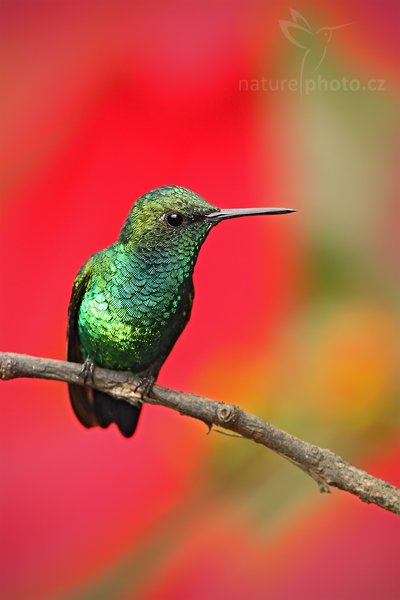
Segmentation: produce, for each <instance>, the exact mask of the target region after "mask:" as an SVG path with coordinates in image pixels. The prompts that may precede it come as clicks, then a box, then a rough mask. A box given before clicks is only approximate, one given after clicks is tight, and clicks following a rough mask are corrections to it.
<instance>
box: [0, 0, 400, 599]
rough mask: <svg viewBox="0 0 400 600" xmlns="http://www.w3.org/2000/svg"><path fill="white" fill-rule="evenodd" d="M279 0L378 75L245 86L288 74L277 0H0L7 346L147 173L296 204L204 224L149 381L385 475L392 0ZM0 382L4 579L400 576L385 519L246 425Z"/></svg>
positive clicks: (391, 268)
mask: <svg viewBox="0 0 400 600" xmlns="http://www.w3.org/2000/svg"><path fill="white" fill-rule="evenodd" d="M295 8H296V10H297V11H300V13H301V14H302V15H304V16H305V17H306V18H307V19H308V21H309V22H310V23H312V26H313V27H314V28H315V31H316V30H318V28H319V27H323V26H335V25H341V24H346V23H351V25H349V26H348V27H346V28H343V29H341V30H338V32H337V35H336V34H335V37H334V39H333V41H332V42H331V43H330V45H329V48H328V51H327V53H326V58H325V59H324V62H323V64H322V66H321V68H320V71H319V74H322V76H323V77H325V78H328V79H336V78H340V77H342V76H346V77H352V78H359V79H360V80H362V81H363V82H364V81H367V80H368V79H371V78H374V79H379V80H384V82H385V90H384V91H383V92H382V93H379V92H365V91H362V92H359V93H351V92H336V93H323V92H316V93H315V94H313V95H310V96H307V97H300V96H299V94H298V93H288V92H272V91H270V92H268V91H267V92H266V91H263V90H259V91H258V92H256V91H255V92H250V91H247V92H246V91H243V89H242V90H241V89H240V85H239V82H240V81H241V80H256V81H259V80H260V79H261V78H262V77H266V78H268V79H271V80H277V79H282V78H291V77H294V78H296V77H298V73H299V66H300V61H301V49H300V51H299V48H298V47H297V46H296V45H294V44H291V43H290V41H288V39H285V37H284V35H283V34H282V30H281V28H280V24H279V21H280V20H282V19H283V20H285V19H286V20H290V19H291V18H292V16H293V15H292V16H291V14H290V3H287V2H283V1H282V2H280V1H278V0H277V1H275V2H273V3H267V2H261V1H260V2H257V1H254V2H245V0H238V1H235V2H207V1H206V2H202V3H200V2H198V3H195V2H190V3H184V2H179V1H176V2H173V1H167V2H164V3H160V2H155V1H154V2H147V3H139V2H123V1H118V2H113V3H111V2H106V1H104V2H97V3H94V2H90V1H83V2H80V3H78V2H57V3H42V2H38V1H35V0H29V1H28V0H26V1H22V0H21V1H19V2H4V3H3V4H2V9H1V23H0V30H1V36H0V48H1V52H0V56H1V58H0V62H1V67H2V72H3V77H2V80H3V84H2V88H3V89H2V97H1V115H2V134H1V139H2V148H1V159H0V165H1V166H0V176H1V186H2V187H1V189H2V223H1V256H2V257H3V260H2V283H1V311H0V318H1V349H2V350H4V351H14V352H24V353H29V354H34V355H38V356H48V357H55V358H63V357H64V348H65V326H66V312H67V306H68V302H69V296H70V291H71V286H72V282H73V279H74V277H75V275H76V272H77V270H78V269H79V267H80V266H81V264H82V263H83V262H84V261H85V260H86V258H87V257H88V256H89V255H90V254H92V253H93V252H95V251H96V250H98V249H100V248H103V247H105V246H106V245H108V244H110V243H111V242H113V241H114V240H115V239H116V237H117V236H118V232H119V229H120V227H121V225H122V223H123V221H124V219H125V217H126V215H127V213H128V211H129V208H130V206H131V204H132V202H133V201H134V200H135V198H137V197H138V196H139V195H141V194H142V193H143V192H145V191H147V190H148V189H150V188H153V187H156V186H159V185H164V184H170V183H174V184H178V185H183V186H186V187H189V188H191V189H193V190H195V191H196V192H198V193H199V194H201V195H202V196H203V197H204V198H206V199H207V200H208V201H209V202H211V203H212V204H215V205H217V206H222V207H236V206H257V205H259V206H263V205H267V206H268V205H270V206H274V205H275V206H280V205H284V206H285V205H287V206H293V207H294V208H298V209H300V211H299V212H298V213H297V214H296V215H293V216H290V217H276V218H271V219H261V218H260V219H258V220H256V219H252V220H246V221H242V222H240V221H238V222H232V223H227V224H224V225H221V226H220V227H218V228H217V229H216V230H215V231H214V232H213V233H212V234H211V236H210V237H209V239H208V240H207V242H206V244H205V246H204V248H203V249H202V252H201V255H200V258H199V261H198V264H197V268H196V273H195V285H196V300H195V304H194V311H193V316H192V319H191V322H190V324H189V326H188V327H187V329H186V331H185V332H184V334H183V335H182V337H181V338H180V340H179V342H178V343H177V345H176V347H175V349H174V351H173V353H172V355H171V356H170V358H169V359H168V361H167V363H166V365H165V366H164V368H163V370H162V373H161V376H160V379H159V381H160V383H162V384H166V385H168V386H170V387H175V388H177V389H185V390H188V391H193V392H196V393H199V394H202V395H206V396H209V397H212V398H215V399H220V400H230V401H233V402H236V403H238V404H240V405H241V406H243V407H244V408H247V409H249V410H252V411H254V412H256V413H257V414H260V415H261V416H264V417H265V418H267V419H270V420H271V421H273V422H274V423H276V424H277V425H279V426H282V427H284V428H286V429H288V430H290V431H291V432H292V433H294V434H296V435H299V436H303V437H305V438H306V439H308V440H309V441H312V442H315V443H318V444H321V445H323V446H329V447H331V448H332V449H333V450H335V451H337V452H339V453H340V454H342V455H344V456H345V457H346V458H348V459H349V460H352V461H353V462H355V463H356V464H357V465H359V466H361V467H364V468H366V469H368V470H369V471H370V472H372V473H373V474H375V475H378V476H380V477H383V478H387V479H388V480H390V481H391V482H393V483H396V480H397V482H398V483H399V464H398V460H397V459H398V451H399V444H398V442H396V439H398V431H396V423H398V410H397V421H396V403H397V402H398V398H399V391H400V384H399V369H398V365H399V360H398V359H399V354H400V353H399V339H400V336H399V318H398V297H399V296H398V292H399V277H398V270H399V265H400V252H399V242H398V239H399V238H398V229H399V223H400V210H399V203H398V184H397V181H398V174H397V171H396V168H397V165H396V156H397V154H398V148H399V137H398V119H397V116H396V115H397V111H396V101H398V76H397V73H396V65H397V60H398V46H397V44H398V33H397V32H398V25H399V19H398V17H399V15H398V5H397V3H396V2H390V1H389V0H385V2H360V1H358V0H352V1H350V2H333V0H332V1H326V2H325V3H324V4H323V6H321V5H320V4H319V3H317V2H311V1H310V2H304V1H302V2H301V3H300V4H297V6H296V7H295ZM339 31H340V32H339ZM313 43H314V42H313ZM315 44H316V46H314V50H313V51H318V50H320V51H322V50H323V46H321V42H320V41H316V42H315ZM318 44H319V45H318ZM1 397H2V403H1V406H2V420H1V439H2V442H1V446H2V469H1V470H2V476H1V479H2V481H1V505H2V507H1V511H2V514H1V526H2V530H3V534H2V540H3V543H2V552H3V556H2V578H3V584H2V589H3V590H4V594H5V595H4V598H7V599H9V600H17V599H25V598H26V599H28V598H29V599H30V600H33V599H50V598H51V599H53V598H65V599H66V598H74V599H75V598H76V599H78V598H80V599H83V598H85V599H86V598H96V599H97V598H102V599H108V598H110V599H130V598H135V599H139V598H145V599H146V600H147V599H163V600H164V599H166V600H169V599H174V600H177V599H181V598H182V599H183V598H185V599H187V598H189V599H190V600H197V599H200V598H205V597H208V598H218V599H219V598H232V599H238V600H239V599H241V598H244V597H249V598H254V599H260V600H261V599H266V598H270V599H272V600H291V599H292V598H299V599H308V598H315V599H323V600H325V599H327V600H330V599H332V600H337V599H338V598H340V599H347V598H348V599H354V598H361V597H362V598H363V599H364V600H375V599H378V598H379V599H381V598H385V599H387V600H391V599H393V600H394V599H395V598H398V593H399V592H398V590H399V580H398V559H397V557H396V548H398V540H399V538H398V535H399V527H398V521H397V520H396V518H395V517H394V516H393V515H390V514H388V513H385V512H384V511H382V510H380V509H378V508H376V507H374V506H366V505H362V504H361V503H360V502H359V501H358V500H357V499H355V498H353V497H351V496H349V495H346V494H343V493H339V492H334V493H333V494H332V495H331V496H329V497H323V496H320V495H319V494H318V491H317V489H316V487H315V485H314V483H313V482H312V481H309V480H308V479H307V478H306V477H305V475H303V474H302V473H300V472H297V470H296V469H295V468H294V467H292V466H291V465H288V464H285V463H284V461H282V460H281V459H279V458H278V457H276V456H272V455H270V453H268V452H266V451H265V449H264V450H263V449H261V448H258V447H253V445H251V444H250V443H247V442H241V441H238V440H234V439H228V438H226V437H222V436H218V435H217V434H215V433H213V434H211V435H210V436H206V435H205V433H206V430H205V427H204V426H203V425H201V424H199V423H196V422H193V421H191V420H189V419H185V418H182V417H181V416H179V415H177V414H174V413H172V412H171V411H168V410H165V409H162V408H156V407H146V408H145V410H144V416H143V418H142V421H141V423H140V427H139V430H138V432H137V434H136V435H135V437H134V438H133V439H132V440H130V441H127V440H125V439H122V437H121V436H120V435H119V434H118V433H117V432H116V431H115V430H114V429H113V428H111V429H110V430H108V431H106V432H105V431H101V430H91V431H87V430H85V429H83V428H82V427H81V425H80V424H79V423H78V422H77V421H76V419H75V418H74V417H73V415H72V411H71V409H70V406H69V403H68V400H67V391H66V386H65V385H63V384H60V383H55V382H43V381H34V380H19V381H15V382H9V383H7V384H2V385H1ZM396 435H397V438H396ZM397 555H398V552H397Z"/></svg>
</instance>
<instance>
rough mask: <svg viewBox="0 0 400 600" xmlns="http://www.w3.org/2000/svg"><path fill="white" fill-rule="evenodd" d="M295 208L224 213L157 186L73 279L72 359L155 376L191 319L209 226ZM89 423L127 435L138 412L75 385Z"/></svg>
mask: <svg viewBox="0 0 400 600" xmlns="http://www.w3.org/2000/svg"><path fill="white" fill-rule="evenodd" d="M282 211H283V212H288V211H289V209H257V210H256V211H255V210H254V209H253V212H252V209H249V210H247V209H246V210H245V211H240V210H239V211H238V210H233V211H232V210H231V211H229V210H226V211H223V210H220V209H219V208H216V207H214V206H212V205H211V204H208V203H207V202H206V201H205V200H203V199H202V198H201V197H200V196H198V195H197V194H195V193H194V192H191V191H190V190H187V189H185V188H181V187H177V186H165V187H162V188H157V189H155V190H152V191H150V192H148V193H147V194H145V195H144V196H142V197H141V198H139V199H138V200H137V201H136V203H135V204H134V206H133V207H132V209H131V211H130V213H129V215H128V218H127V219H126V221H125V224H124V226H123V228H122V230H121V233H120V236H119V238H118V240H117V241H116V242H115V243H114V244H112V245H111V246H109V247H108V248H106V249H105V250H101V251H100V252H97V253H96V254H94V255H93V256H91V257H90V258H89V260H88V261H87V262H86V263H85V264H84V265H83V267H82V268H81V270H80V271H79V273H78V275H77V277H76V280H75V282H74V286H73V291H72V297H71V302H70V308H69V314H68V352H67V357H68V360H70V361H75V362H81V361H83V360H89V361H93V363H94V364H95V365H98V366H101V367H105V368H110V369H120V370H130V371H132V372H133V373H135V374H138V375H140V377H142V378H144V379H145V380H147V381H150V383H151V382H152V381H154V380H155V379H156V377H157V375H158V372H159V370H160V368H161V366H162V364H163V362H164V361H165V359H166V357H167V356H168V354H169V353H170V351H171V349H172V347H173V345H174V344H175V342H176V340H177V339H178V337H179V335H180V334H181V333H182V331H183V329H184V327H185V325H186V323H187V322H188V320H189V317H190V312H191V307H192V302H193V283H192V274H193V269H194V265H195V262H196V260H197V256H198V252H199V250H200V247H201V245H202V243H203V242H204V240H205V238H206V237H207V234H208V233H209V231H210V229H211V228H212V227H213V225H215V224H216V223H218V222H219V221H220V220H222V219H226V218H231V217H235V216H242V215H244V214H255V213H257V214H259V213H271V212H272V213H274V212H282ZM69 391H70V397H71V403H72V406H73V408H74V411H75V413H76V415H77V416H78V418H79V420H80V421H81V423H83V424H84V425H85V426H86V427H92V426H95V425H100V426H101V427H108V425H110V423H112V422H116V423H117V425H118V427H119V429H120V431H121V432H122V433H123V434H124V435H126V436H127V437H129V436H131V435H132V434H133V432H134V430H135V428H136V424H137V420H138V417H139V413H140V409H139V408H138V407H134V406H131V405H129V404H127V403H125V402H122V401H119V400H115V399H113V398H111V397H110V396H107V395H106V394H104V393H101V392H98V391H96V390H92V389H90V388H84V387H80V386H76V385H70V386H69Z"/></svg>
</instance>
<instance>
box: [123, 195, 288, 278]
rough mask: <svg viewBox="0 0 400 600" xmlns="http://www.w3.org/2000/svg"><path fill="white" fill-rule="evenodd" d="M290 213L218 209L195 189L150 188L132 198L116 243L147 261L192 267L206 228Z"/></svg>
mask: <svg viewBox="0 0 400 600" xmlns="http://www.w3.org/2000/svg"><path fill="white" fill-rule="evenodd" d="M288 212H294V211H293V210H292V209H287V208H250V209H221V208H218V207H216V206H213V205H212V204H209V203H208V202H206V201H205V200H204V199H203V198H201V197H200V196H199V195H198V194H196V193H195V192H192V191H191V190H188V189H186V188H183V187H179V186H175V185H167V186H163V187H160V188H156V189H153V190H151V191H149V192H147V193H146V194H144V195H143V196H141V197H140V198H138V200H136V202H135V204H134V205H133V207H132V208H131V211H130V213H129V215H128V217H127V219H126V221H125V223H124V225H123V227H122V230H121V233H120V236H119V242H121V243H123V244H126V245H129V246H132V247H133V248H135V250H136V251H138V252H140V254H141V255H142V256H144V257H145V258H146V260H148V261H149V262H153V261H154V260H155V261H156V262H157V256H160V257H161V258H160V260H162V261H163V262H164V261H166V260H167V259H169V261H170V263H171V264H173V263H175V264H176V263H182V265H185V266H186V267H187V268H189V269H192V268H193V266H194V263H195V262H196V258H197V255H198V252H199V250H200V247H201V245H202V244H203V242H204V240H205V239H206V237H207V235H208V233H209V232H210V230H211V229H212V228H213V227H214V226H215V225H217V224H218V223H220V222H221V221H223V220H225V219H231V218H234V217H241V216H248V215H258V214H283V213H288Z"/></svg>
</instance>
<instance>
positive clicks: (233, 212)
mask: <svg viewBox="0 0 400 600" xmlns="http://www.w3.org/2000/svg"><path fill="white" fill-rule="evenodd" d="M292 212H296V211H295V210H294V209H293V208H223V209H221V210H218V211H215V212H212V213H210V214H208V215H206V216H205V220H206V221H210V222H211V223H219V221H223V220H225V219H235V218H236V217H252V216H254V215H285V214H286V213H292Z"/></svg>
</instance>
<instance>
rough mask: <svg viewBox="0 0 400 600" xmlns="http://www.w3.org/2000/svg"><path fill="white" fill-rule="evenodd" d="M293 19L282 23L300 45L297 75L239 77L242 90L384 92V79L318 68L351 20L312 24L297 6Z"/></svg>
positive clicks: (291, 13)
mask: <svg viewBox="0 0 400 600" xmlns="http://www.w3.org/2000/svg"><path fill="white" fill-rule="evenodd" d="M290 16H291V19H292V20H290V21H288V20H280V21H279V25H280V28H281V30H282V33H283V35H284V36H285V38H286V39H287V40H288V41H289V42H290V43H291V44H292V45H293V46H296V47H297V48H299V50H298V53H299V58H301V63H300V69H299V76H298V78H297V79H293V78H292V79H268V78H266V77H261V78H259V79H240V80H239V91H241V92H297V93H299V94H300V95H301V96H302V95H303V94H306V95H307V94H310V93H312V92H339V91H344V92H359V91H370V92H384V91H385V89H386V88H385V80H384V79H368V80H367V81H361V80H360V79H349V78H347V77H341V78H340V79H331V78H329V79H328V78H326V77H322V75H321V74H320V73H318V71H319V70H320V68H321V65H322V64H323V62H324V61H325V58H326V56H327V54H328V52H329V47H330V46H331V44H332V42H333V41H334V39H335V34H336V32H337V31H338V30H339V29H343V28H344V27H349V26H350V25H352V23H344V24H342V25H335V26H332V27H328V26H325V27H319V28H313V27H312V26H311V24H310V23H309V21H307V19H306V18H305V17H303V15H301V14H300V13H299V12H298V11H297V10H294V9H293V8H292V9H290Z"/></svg>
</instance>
